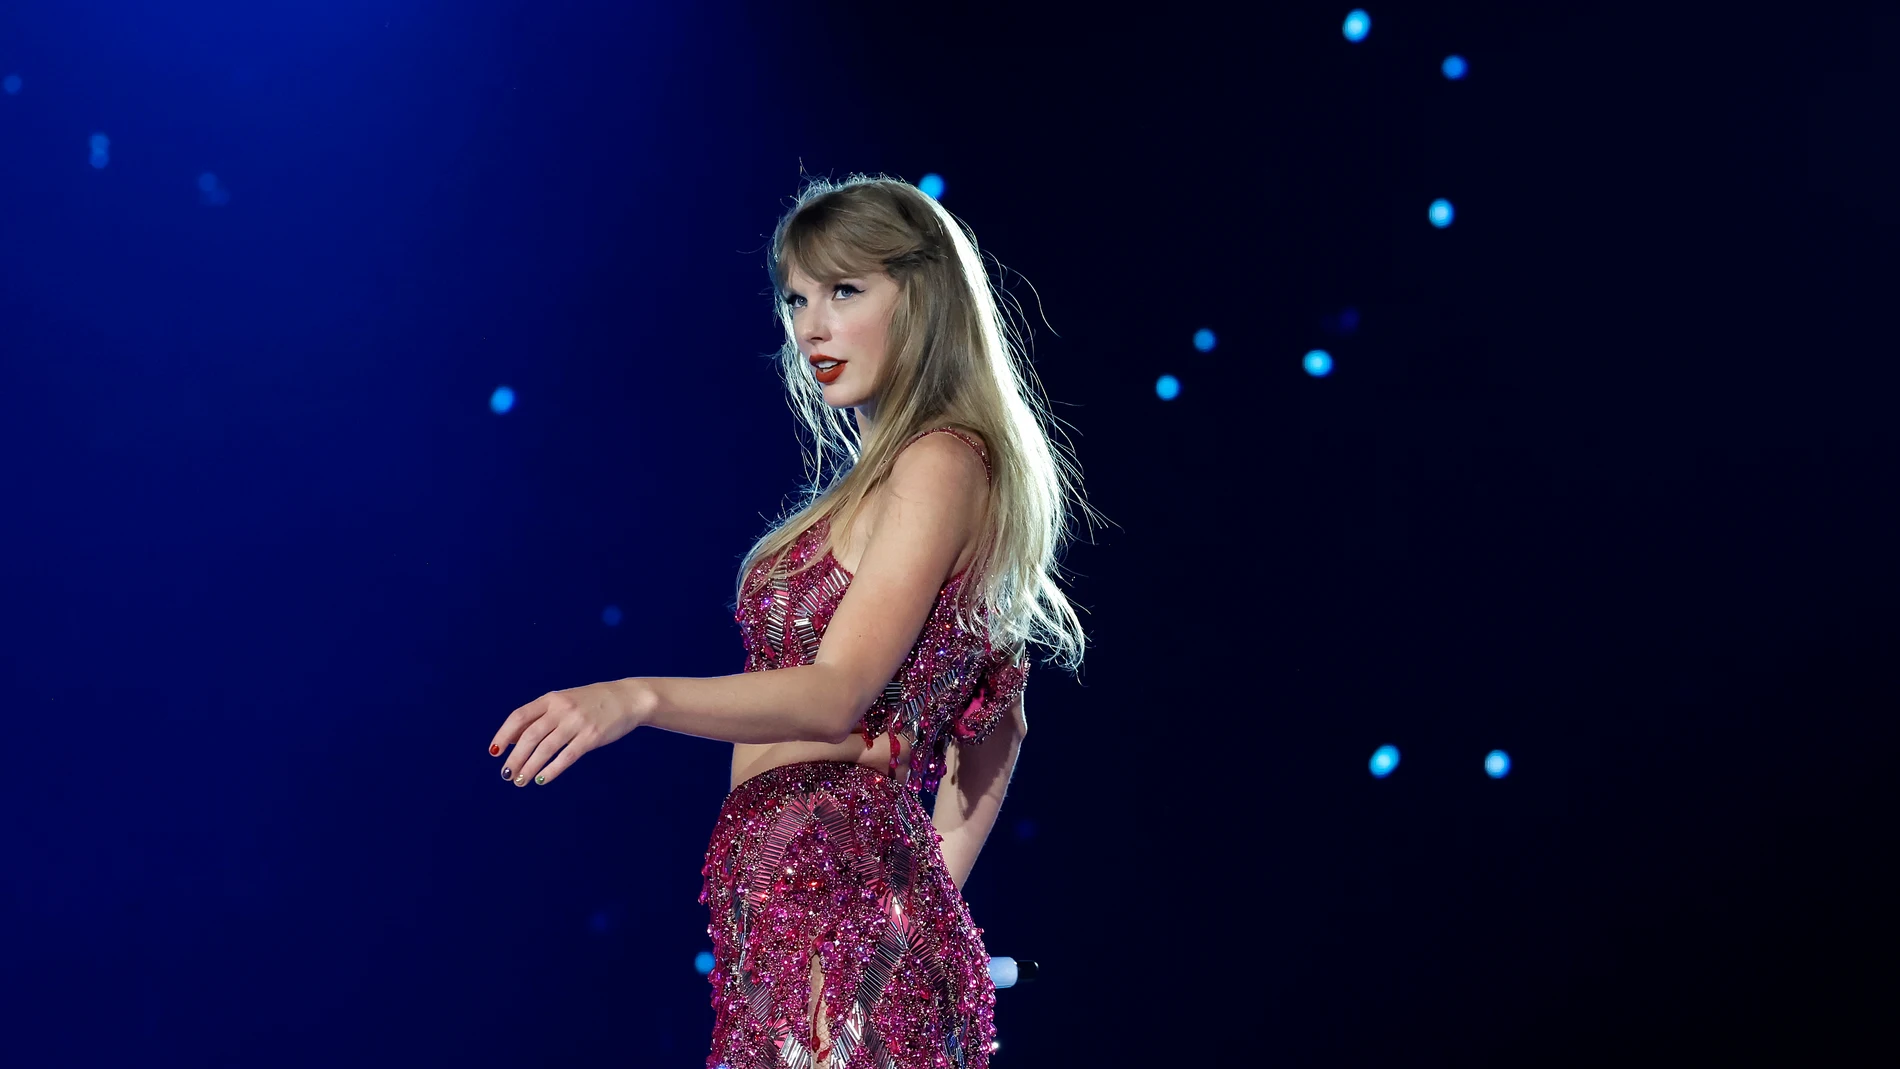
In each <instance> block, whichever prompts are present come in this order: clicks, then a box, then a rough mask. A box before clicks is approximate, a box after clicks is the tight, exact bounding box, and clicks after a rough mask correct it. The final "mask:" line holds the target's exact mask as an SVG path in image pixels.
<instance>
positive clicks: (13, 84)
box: [0, 74, 20, 94]
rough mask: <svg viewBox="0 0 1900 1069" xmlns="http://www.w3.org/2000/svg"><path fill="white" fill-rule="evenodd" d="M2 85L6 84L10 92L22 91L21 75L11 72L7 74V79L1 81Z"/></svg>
mask: <svg viewBox="0 0 1900 1069" xmlns="http://www.w3.org/2000/svg"><path fill="white" fill-rule="evenodd" d="M0 85H5V86H6V88H7V92H8V93H9V94H12V93H18V92H19V91H20V76H19V75H17V74H9V75H7V80H6V81H5V82H3V83H0Z"/></svg>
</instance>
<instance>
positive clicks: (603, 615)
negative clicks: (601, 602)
mask: <svg viewBox="0 0 1900 1069" xmlns="http://www.w3.org/2000/svg"><path fill="white" fill-rule="evenodd" d="M625 617H626V614H625V613H623V612H621V611H620V606H618V605H609V606H607V607H606V608H604V609H602V610H600V622H601V623H603V624H606V625H607V626H608V627H619V626H620V621H621V620H623V619H625Z"/></svg>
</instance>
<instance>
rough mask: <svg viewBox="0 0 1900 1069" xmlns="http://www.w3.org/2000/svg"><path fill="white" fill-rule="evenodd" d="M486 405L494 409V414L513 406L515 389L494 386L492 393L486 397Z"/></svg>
mask: <svg viewBox="0 0 1900 1069" xmlns="http://www.w3.org/2000/svg"><path fill="white" fill-rule="evenodd" d="M488 407H489V408H491V409H494V411H495V414H496V415H500V414H502V413H503V412H506V411H508V410H509V409H511V408H513V407H515V391H513V390H511V389H509V388H508V387H506V386H497V387H495V392H494V394H493V395H491V396H490V397H489V398H488Z"/></svg>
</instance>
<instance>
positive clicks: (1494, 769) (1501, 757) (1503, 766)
mask: <svg viewBox="0 0 1900 1069" xmlns="http://www.w3.org/2000/svg"><path fill="white" fill-rule="evenodd" d="M1484 771H1485V774H1486V775H1488V776H1490V777H1491V778H1492V779H1503V778H1504V777H1505V776H1507V775H1509V774H1510V772H1511V755H1510V754H1507V753H1505V752H1504V751H1503V750H1492V751H1491V752H1490V753H1488V754H1485V755H1484Z"/></svg>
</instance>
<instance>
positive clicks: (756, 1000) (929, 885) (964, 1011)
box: [699, 428, 1029, 1069]
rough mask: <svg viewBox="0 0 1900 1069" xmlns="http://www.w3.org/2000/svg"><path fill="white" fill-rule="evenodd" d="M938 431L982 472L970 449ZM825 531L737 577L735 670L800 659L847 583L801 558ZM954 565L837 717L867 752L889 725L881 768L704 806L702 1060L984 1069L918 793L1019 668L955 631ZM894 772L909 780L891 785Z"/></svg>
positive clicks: (957, 929) (814, 644) (1015, 690)
mask: <svg viewBox="0 0 1900 1069" xmlns="http://www.w3.org/2000/svg"><path fill="white" fill-rule="evenodd" d="M939 429H942V430H946V431H948V432H949V433H951V434H954V435H956V437H958V438H959V439H961V440H963V441H964V442H966V443H968V444H969V445H970V447H971V448H973V449H975V450H976V451H977V455H978V456H979V457H981V458H982V460H983V467H984V470H985V472H988V471H989V470H990V461H989V456H988V454H987V453H985V452H984V450H983V447H982V444H981V443H980V442H979V441H977V440H976V439H975V438H973V437H971V436H969V435H967V434H964V433H962V432H960V431H957V430H954V429H951V428H939ZM929 433H932V432H931V431H925V432H923V433H922V434H919V435H917V436H915V437H913V438H912V439H911V441H916V439H917V438H921V437H923V435H924V434H929ZM905 444H906V445H909V444H910V443H909V442H906V443H905ZM827 533H828V524H827V523H826V521H823V520H820V521H819V522H818V523H816V524H814V525H813V526H812V527H810V528H808V529H807V530H805V531H804V532H803V533H801V534H800V535H799V537H798V538H797V539H796V540H795V541H793V543H792V544H791V545H790V546H789V547H787V549H786V551H785V553H784V554H783V556H782V557H781V558H780V559H778V560H777V561H761V562H760V563H759V564H757V565H756V566H754V568H753V570H752V572H751V574H749V575H748V576H747V577H746V583H745V586H744V590H745V595H744V596H742V597H741V598H740V599H739V603H738V606H739V607H738V611H737V613H736V614H735V618H736V619H737V621H738V623H739V629H740V634H741V636H742V637H743V639H744V642H745V650H746V658H745V671H748V672H759V671H769V670H772V669H777V668H787V667H791V666H793V665H801V664H811V663H812V662H813V661H815V660H816V659H817V657H818V645H819V643H820V642H821V641H822V640H823V638H824V634H825V627H826V625H827V624H829V623H830V621H831V617H832V614H833V613H835V612H836V611H837V609H838V605H839V603H840V602H842V601H843V600H844V596H845V591H846V590H847V589H848V588H849V586H850V584H851V578H852V576H851V573H850V572H848V571H846V570H845V568H844V566H843V565H841V564H839V563H838V560H837V558H836V557H834V556H832V555H831V554H830V553H829V552H826V553H825V554H823V556H822V557H820V556H819V554H818V547H819V546H821V545H822V544H823V543H824V540H825V536H826V534H827ZM806 565H810V566H809V567H805V566H806ZM775 566H776V567H775ZM801 567H804V570H803V571H797V572H796V574H788V573H791V572H794V571H796V570H797V569H799V568H801ZM967 571H968V569H965V571H964V572H959V573H957V574H956V575H954V576H951V577H950V579H949V581H948V582H946V583H945V584H944V586H943V588H942V589H941V590H940V591H939V592H938V595H937V601H936V604H935V605H933V606H932V608H931V612H930V616H929V618H928V619H927V620H926V621H925V623H924V627H923V630H922V632H921V633H920V634H919V635H918V638H917V641H916V642H915V643H914V644H913V645H912V647H911V650H910V653H909V654H908V655H907V656H906V657H905V659H904V663H903V664H902V665H901V666H900V667H899V668H898V671H897V675H896V676H895V677H894V678H893V679H892V680H891V681H890V682H889V683H888V684H886V685H885V687H884V690H883V692H882V693H881V694H880V695H879V697H878V700H877V701H876V703H875V704H873V705H872V706H871V708H870V709H869V710H868V711H867V712H866V713H865V714H864V716H863V718H862V719H860V720H859V722H858V725H857V727H856V729H855V731H856V733H857V734H859V735H861V736H862V737H863V738H864V746H865V748H866V749H867V750H868V749H870V748H871V745H872V742H873V741H874V740H875V739H876V738H877V736H879V735H884V734H888V735H890V736H891V757H890V761H889V764H888V767H887V768H886V769H884V770H883V772H882V774H880V772H879V770H876V769H872V768H868V767H866V766H864V765H860V764H856V763H852V762H847V761H800V762H794V763H792V764H787V765H780V766H778V767H776V768H771V769H767V770H766V771H764V772H761V773H759V774H758V775H756V776H753V777H752V778H750V779H748V780H746V781H745V782H744V783H741V784H739V785H738V786H737V787H735V788H734V789H733V791H732V793H731V794H729V795H727V797H726V801H725V804H724V805H723V806H722V807H721V808H720V811H719V818H718V820H717V822H716V823H715V825H714V829H713V837H712V842H711V843H710V844H709V845H708V847H707V849H706V861H705V865H704V867H703V868H702V869H701V877H702V881H703V882H702V886H701V890H700V899H699V900H700V902H701V903H703V904H704V905H706V906H707V907H708V909H709V911H710V913H711V918H712V924H711V925H710V926H709V927H708V928H707V933H708V934H709V935H711V937H712V940H713V962H714V967H713V970H712V972H711V973H710V974H708V976H707V982H708V983H709V984H711V985H712V992H711V1003H712V1007H713V1011H714V1025H713V1044H712V1052H711V1053H710V1054H709V1055H708V1056H707V1058H706V1065H707V1067H708V1069H717V1067H718V1066H721V1065H730V1066H733V1067H735V1069H736V1067H744V1069H767V1067H772V1069H779V1067H784V1069H832V1067H845V1066H849V1067H850V1069H867V1067H869V1069H910V1067H913V1066H931V1067H933V1069H934V1067H939V1066H941V1067H947V1069H987V1067H988V1065H989V1051H990V1049H991V1046H992V1044H993V1042H994V1039H995V1020H994V1009H995V1001H996V993H995V986H994V985H993V983H992V982H991V980H990V975H989V953H988V951H987V950H986V949H985V948H984V945H983V929H981V928H978V927H976V925H975V924H974V923H973V922H972V921H971V919H970V913H969V909H968V907H967V906H966V905H965V903H964V901H963V897H962V896H961V895H960V894H959V893H958V891H957V887H956V884H955V882H954V881H952V880H951V879H950V875H949V872H948V870H947V869H946V868H945V867H944V862H943V853H942V850H941V847H940V845H939V843H940V837H939V836H938V835H937V833H936V829H935V828H934V827H933V826H932V824H931V821H930V817H929V816H928V815H927V814H926V813H925V812H924V809H923V805H922V803H921V801H920V800H919V798H920V795H921V794H922V793H923V792H925V791H930V792H934V791H935V790H936V789H937V787H938V785H939V783H940V782H941V780H942V777H943V773H944V769H945V762H944V756H945V752H946V748H947V746H948V745H949V743H950V741H951V740H952V739H955V740H957V741H958V742H960V743H963V744H967V745H974V744H976V743H980V742H982V741H983V740H984V739H986V738H988V737H989V735H990V733H991V732H992V731H994V730H995V728H996V725H997V724H998V723H999V722H1001V720H1002V715H1003V713H1004V711H1006V710H1007V709H1008V708H1009V707H1010V705H1011V704H1012V703H1014V701H1015V700H1016V698H1017V697H1018V696H1020V695H1021V694H1022V691H1023V686H1024V684H1025V682H1026V681H1027V679H1028V675H1029V666H1028V658H1027V651H1022V652H1019V653H1018V654H1017V655H1016V656H1006V655H1003V654H1000V653H999V652H998V651H996V650H994V649H993V648H992V647H991V646H990V641H989V634H988V631H987V629H985V628H979V629H978V630H977V631H975V632H972V631H969V630H967V629H965V628H964V627H962V626H961V625H959V624H958V623H957V620H956V608H957V604H958V600H959V597H960V596H961V594H962V592H963V590H964V581H965V579H966V574H965V573H966V572H967ZM906 745H907V746H908V747H909V749H908V751H906V750H905V748H904V747H905V746H906ZM920 751H921V752H922V753H923V754H924V755H925V757H924V760H923V761H922V763H921V764H919V762H918V759H917V758H918V753H919V752H920ZM900 766H905V767H907V769H908V771H909V772H910V773H911V774H909V775H906V776H903V777H900V776H899V775H898V769H899V767H900ZM814 956H816V958H817V960H818V962H819V966H820V968H821V969H822V971H823V973H824V985H823V989H822V1002H821V1005H822V1007H823V1012H824V1019H825V1030H826V1032H827V1034H828V1038H829V1046H828V1047H827V1048H826V1049H824V1050H817V1049H815V1044H816V1042H817V1038H818V1037H817V1032H816V1029H815V1028H814V1022H813V1021H812V1017H813V1016H814V1014H813V1013H812V1007H811V991H810V987H811V984H810V975H811V961H812V959H813V957H814Z"/></svg>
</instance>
